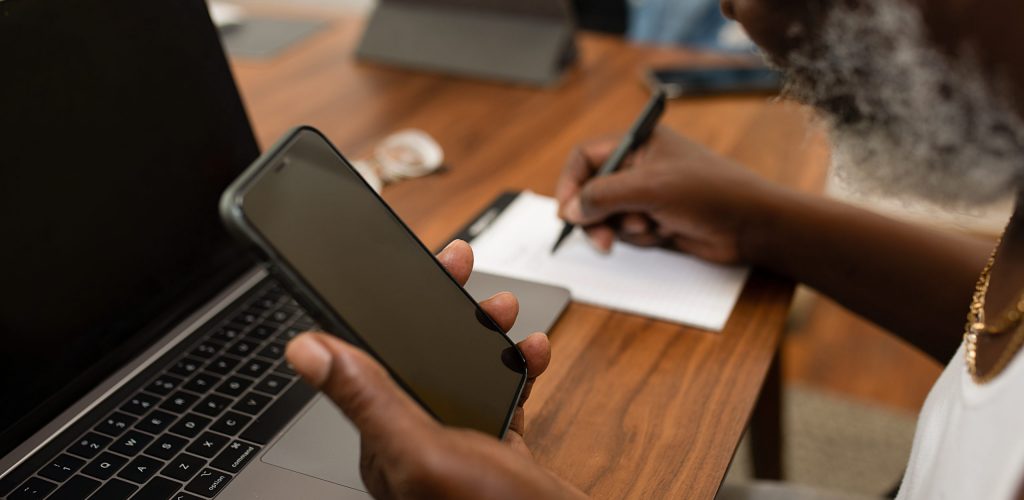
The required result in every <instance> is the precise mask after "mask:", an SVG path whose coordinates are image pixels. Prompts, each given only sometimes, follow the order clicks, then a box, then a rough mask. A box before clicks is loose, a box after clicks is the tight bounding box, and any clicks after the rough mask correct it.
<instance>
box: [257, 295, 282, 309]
mask: <svg viewBox="0 0 1024 500" xmlns="http://www.w3.org/2000/svg"><path fill="white" fill-rule="evenodd" d="M253 304H255V305H257V306H259V307H261V308H263V309H273V308H274V306H276V305H277V297H270V296H264V297H260V298H258V299H256V301H255V302H253Z"/></svg>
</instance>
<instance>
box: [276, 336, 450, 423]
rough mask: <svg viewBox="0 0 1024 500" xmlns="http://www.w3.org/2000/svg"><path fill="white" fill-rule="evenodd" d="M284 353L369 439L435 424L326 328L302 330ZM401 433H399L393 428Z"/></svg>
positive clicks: (379, 369)
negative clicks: (317, 330) (326, 330)
mask: <svg viewBox="0 0 1024 500" xmlns="http://www.w3.org/2000/svg"><path fill="white" fill-rule="evenodd" d="M285 356H286V357H287V358H288V362H290V363H291V364H292V366H294V367H295V371H297V372H298V373H299V374H300V375H302V378H303V379H304V380H305V381H306V382H308V383H309V384H310V385H312V386H314V387H316V388H318V389H320V390H321V391H323V393H324V394H326V395H327V397H329V398H331V400H332V401H334V404H336V405H338V408H340V409H341V411H342V412H344V413H345V415H346V416H347V417H348V418H349V420H351V421H352V423H353V424H354V425H355V426H356V427H357V428H358V429H359V432H360V434H361V435H362V436H363V437H364V438H366V439H369V440H372V439H375V438H387V437H389V436H390V437H391V438H395V437H398V436H400V435H404V434H405V433H407V432H408V430H409V429H410V428H414V427H416V426H432V425H439V424H437V422H435V421H434V419H433V418H431V417H430V416H429V415H427V413H426V412H425V411H423V409H422V408H420V406H419V405H418V404H416V402H415V401H413V400H412V398H410V397H409V396H408V395H407V394H406V393H405V392H404V391H402V389H401V388H400V387H399V386H398V384H396V383H395V381H394V380H392V378H391V375H389V374H388V372H387V371H386V370H385V369H384V368H383V367H382V366H381V365H380V364H379V363H377V361H376V360H374V359H373V358H371V357H370V355H368V354H366V353H365V352H363V351H362V350H360V349H358V348H356V347H355V346H352V345H350V344H348V343H345V342H343V341H341V340H340V339H338V338H337V337H334V336H331V335H329V334H326V333H303V334H302V335H299V336H297V337H295V339H293V340H292V341H291V342H290V343H289V344H288V348H287V351H286V352H285ZM400 430H401V431H403V432H399V431H400Z"/></svg>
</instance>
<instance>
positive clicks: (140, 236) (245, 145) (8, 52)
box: [0, 0, 258, 455]
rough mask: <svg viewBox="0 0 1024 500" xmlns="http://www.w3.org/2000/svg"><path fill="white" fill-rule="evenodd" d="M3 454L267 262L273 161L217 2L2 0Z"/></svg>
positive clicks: (0, 444) (0, 441)
mask: <svg viewBox="0 0 1024 500" xmlns="http://www.w3.org/2000/svg"><path fill="white" fill-rule="evenodd" d="M0 47H3V50H0V74H2V75H3V76H2V77H0V234H2V237H0V266H2V267H0V269H2V271H0V286H2V287H3V292H2V295H0V297H2V300H0V341H2V342H3V345H2V346H0V394H2V395H3V397H4V403H3V404H2V405H0V455H2V454H3V453H6V452H7V451H9V450H11V449H12V448H13V447H14V446H16V445H17V444H18V443H19V442H20V441H21V440H23V439H25V438H26V437H28V436H29V435H31V433H32V432H34V431H36V430H38V429H39V428H40V427H41V426H42V425H44V424H45V423H47V421H48V420H49V419H51V418H52V417H54V416H56V414H58V413H59V412H60V411H62V410H63V409H65V408H66V407H67V406H68V405H69V404H70V403H71V402H73V401H74V400H76V399H78V398H80V397H81V396H82V395H84V394H85V393H86V392H88V390H90V389H91V388H93V387H95V384H96V383H98V382H99V381H100V380H102V379H103V378H104V377H106V376H109V374H110V373H112V372H113V371H114V370H115V369H117V368H118V367H119V366H120V365H123V363H124V362H126V361H128V360H129V359H131V358H132V356H133V355H135V354H138V353H139V352H140V351H141V350H143V349H144V348H145V347H147V346H148V345H150V344H151V343H152V342H153V341H154V340H156V339H157V338H159V336H160V334H161V333H165V332H166V331H167V328H168V327H169V326H170V324H171V321H173V319H174V318H175V317H177V318H179V319H180V317H181V316H182V315H183V314H184V313H186V312H188V310H187V309H188V307H194V306H196V305H198V304H199V303H201V302H202V301H203V300H208V299H209V298H210V297H212V295H213V294H215V293H216V292H217V291H218V289H220V288H222V287H223V286H224V285H226V284H227V283H229V282H230V280H232V279H235V278H237V277H238V276H239V275H240V273H241V272H242V271H243V270H244V269H245V268H248V267H249V266H251V263H250V262H249V260H248V258H247V257H245V256H243V255H241V254H240V252H239V251H238V249H237V248H236V247H235V246H234V245H233V244H232V243H231V242H230V240H229V238H228V236H227V235H226V233H225V231H224V229H223V228H222V226H221V223H220V219H219V218H218V215H217V201H218V198H219V196H220V193H221V191H222V190H223V189H224V188H225V187H226V186H227V185H228V184H229V183H230V181H231V180H232V179H233V178H234V177H235V176H236V175H237V174H238V173H239V172H241V170H242V169H244V168H245V167H246V166H247V165H248V164H249V163H250V162H251V161H252V160H253V159H255V158H256V156H257V154H258V151H257V146H256V142H255V139H254V138H253V135H252V131H251V129H250V127H249V123H248V120H247V118H246V114H245V110H244V108H243V106H242V103H241V100H240V98H239V95H238V92H237V90H236V88H235V86H234V81H233V78H232V76H231V73H230V69H229V67H228V65H227V62H226V60H225V57H224V54H223V51H222V49H221V46H220V42H219V39H218V37H217V33H216V30H215V29H214V27H213V26H212V24H211V22H210V20H209V17H208V14H207V12H206V5H205V3H204V2H203V1H202V0H146V1H139V0H102V1H99V0H77V1H67V0H4V1H0Z"/></svg>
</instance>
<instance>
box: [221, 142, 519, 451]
mask: <svg viewBox="0 0 1024 500" xmlns="http://www.w3.org/2000/svg"><path fill="white" fill-rule="evenodd" d="M220 208H221V216H222V218H223V219H224V222H225V223H226V224H227V226H228V227H229V229H230V230H231V231H232V232H233V233H234V234H236V235H237V236H238V237H240V238H241V239H242V240H243V241H244V242H245V243H247V244H248V245H249V246H250V247H251V248H253V249H254V250H256V252H257V253H258V255H259V257H260V258H261V259H262V260H263V261H264V262H265V264H266V265H267V267H268V269H269V270H270V272H271V274H272V275H274V276H275V277H276V278H277V279H278V280H279V281H280V283H281V284H282V285H283V286H284V287H285V288H287V289H288V290H289V291H290V292H291V293H292V294H293V296H294V297H295V300H296V301H297V302H299V303H300V305H302V306H303V307H304V308H306V309H307V312H309V314H310V315H311V316H312V317H313V318H314V319H316V320H317V321H318V322H320V324H321V325H322V326H323V327H324V328H325V329H327V330H329V331H330V332H331V333H334V334H337V335H339V336H341V337H342V338H344V339H345V340H347V341H349V342H351V343H353V344H355V345H357V346H359V347H360V348H362V349H364V350H366V351H367V352H368V353H370V354H371V355H373V356H374V357H375V358H376V359H377V360H378V361H380V363H381V364H383V365H384V366H385V367H386V368H387V369H388V370H389V372H390V373H391V375H392V377H393V378H394V379H395V380H396V381H397V382H398V383H399V385H401V386H402V387H403V388H404V389H405V390H406V391H407V392H408V393H409V394H410V395H412V396H413V398H415V399H416V400H417V401H418V402H419V403H420V404H421V405H422V406H423V407H424V408H425V409H427V410H428V411H429V412H430V413H431V414H433V415H434V416H435V417H436V418H438V419H439V420H440V421H441V422H443V423H445V424H447V425H453V426H459V427H468V428H472V429H476V430H479V431H482V432H485V433H488V434H491V435H493V436H496V437H502V436H503V435H504V433H505V431H506V430H507V428H508V425H509V422H510V420H511V418H512V413H513V410H514V409H515V406H516V402H517V401H518V399H519V395H520V393H521V391H522V389H523V386H524V384H525V382H526V361H525V359H524V358H523V355H522V353H521V352H520V351H519V349H518V348H517V347H516V346H515V344H514V343H513V342H512V341H511V340H509V338H508V337H507V336H506V335H505V334H504V333H503V332H502V331H501V329H500V328H499V327H498V325H497V324H496V323H495V322H494V321H493V320H492V319H491V318H490V317H489V316H487V314H485V313H484V311H483V310H482V309H480V307H479V306H478V305H477V303H476V302H475V301H474V300H473V299H472V298H471V297H470V295H469V294H468V293H466V291H465V290H463V288H462V287H461V286H459V284H458V283H457V282H456V281H455V280H454V279H453V278H452V277H451V275H449V274H448V272H447V271H445V269H444V268H443V267H442V266H441V264H440V263H439V262H438V261H437V259H435V258H434V256H433V255H432V254H431V253H430V251H429V250H428V249H427V248H426V247H425V246H424V245H423V244H422V243H421V242H420V241H419V239H418V238H416V236H415V235H413V233H412V231H410V230H409V228H408V227H407V226H406V225H405V224H404V223H403V222H402V221H401V219H399V218H398V216H397V215H396V214H395V213H394V212H393V211H392V210H391V209H390V208H389V207H388V206H387V205H386V204H385V203H384V201H383V200H382V199H381V198H380V197H379V196H378V195H377V193H375V192H374V191H373V189H372V188H371V187H370V186H369V185H368V184H367V183H366V182H365V181H363V178H362V177H361V176H360V175H359V174H358V173H357V172H356V170H355V169H354V168H353V167H352V165H351V164H350V163H349V162H348V161H347V160H345V158H344V157H343V156H342V155H341V153H339V152H338V151H337V150H336V149H335V148H334V146H332V145H331V143H330V142H329V141H328V140H327V139H326V138H325V137H324V136H323V135H322V134H321V133H320V132H318V131H317V130H315V129H313V128H311V127H298V128H296V129H294V130H292V131H291V132H289V133H288V134H287V135H286V136H285V137H284V138H283V139H281V140H280V141H279V142H278V143H277V144H276V145H275V146H274V147H272V148H271V149H270V150H269V151H268V152H267V153H265V154H264V155H263V156H261V157H260V158H258V159H257V160H256V161H255V163H253V164H252V165H251V166H250V167H249V168H248V169H247V170H246V171H245V172H244V173H243V174H242V175H241V176H240V177H239V178H238V179H237V180H235V182H233V183H232V184H231V186H229V187H228V189H227V190H226V191H225V192H224V194H223V196H222V198H221V207H220Z"/></svg>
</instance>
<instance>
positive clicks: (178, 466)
mask: <svg viewBox="0 0 1024 500" xmlns="http://www.w3.org/2000/svg"><path fill="white" fill-rule="evenodd" d="M204 465H206V460H203V459H201V458H199V457H197V456H194V455H189V454H188V453H182V454H181V455H178V457H177V458H175V459H174V460H171V462H170V463H168V464H167V467H164V470H162V471H160V473H161V474H163V475H165V476H167V477H172V478H174V479H177V480H179V481H188V480H189V479H192V476H194V475H196V473H197V472H199V469H202V468H203V466H204Z"/></svg>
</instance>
